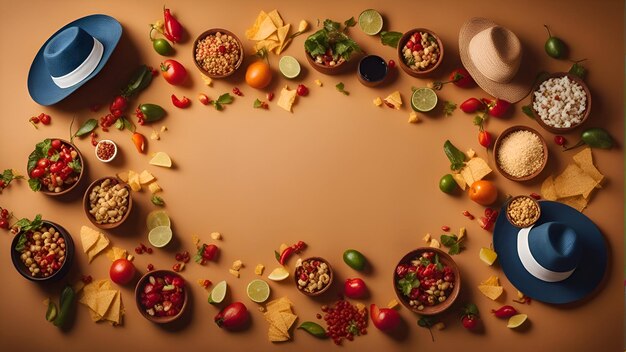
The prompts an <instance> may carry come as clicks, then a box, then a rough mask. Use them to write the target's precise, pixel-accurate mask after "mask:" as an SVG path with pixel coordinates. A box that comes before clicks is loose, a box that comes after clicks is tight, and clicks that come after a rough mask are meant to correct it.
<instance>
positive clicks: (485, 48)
mask: <svg viewBox="0 0 626 352" xmlns="http://www.w3.org/2000/svg"><path fill="white" fill-rule="evenodd" d="M459 52H460V55H461V62H463V66H465V68H466V69H467V71H468V72H469V73H470V75H471V76H472V78H474V80H475V81H476V83H477V84H478V85H479V86H480V87H481V88H482V89H483V90H484V91H485V92H487V93H489V94H491V95H492V96H494V97H496V98H500V99H504V100H506V101H509V102H511V103H516V102H518V101H520V100H522V99H523V98H524V97H525V96H526V95H528V93H529V92H530V89H531V87H532V84H533V79H534V76H533V75H531V74H524V73H522V72H520V68H523V66H522V63H523V55H522V43H521V42H520V40H519V39H518V38H517V36H516V35H515V33H513V32H511V31H510V30H508V29H506V28H504V27H501V26H498V25H497V24H496V23H494V22H492V21H490V20H488V19H485V18H479V17H475V18H472V19H470V20H468V21H467V22H465V23H464V24H463V26H462V27H461V32H460V34H459Z"/></svg>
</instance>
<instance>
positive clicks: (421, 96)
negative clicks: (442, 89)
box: [411, 87, 438, 112]
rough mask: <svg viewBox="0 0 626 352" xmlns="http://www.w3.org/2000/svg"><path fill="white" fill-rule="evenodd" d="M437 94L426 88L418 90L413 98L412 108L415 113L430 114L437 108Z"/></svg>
mask: <svg viewBox="0 0 626 352" xmlns="http://www.w3.org/2000/svg"><path fill="white" fill-rule="evenodd" d="M437 100H438V99H437V93H435V91H434V90H432V89H430V88H426V87H422V88H417V89H416V90H415V91H414V92H413V95H412V96H411V107H412V108H413V110H415V111H420V112H428V111H431V110H432V109H434V108H435V106H437Z"/></svg>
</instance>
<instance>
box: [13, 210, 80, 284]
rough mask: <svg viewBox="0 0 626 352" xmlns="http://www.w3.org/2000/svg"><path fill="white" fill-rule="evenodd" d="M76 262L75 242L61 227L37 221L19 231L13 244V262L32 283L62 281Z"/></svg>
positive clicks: (18, 270)
mask: <svg viewBox="0 0 626 352" xmlns="http://www.w3.org/2000/svg"><path fill="white" fill-rule="evenodd" d="M73 260H74V241H73V240H72V236H71V235H70V234H69V232H67V230H65V229H64V228H63V227H62V226H61V225H59V224H56V223H54V222H52V221H48V220H41V219H37V218H36V219H35V220H33V221H32V222H31V224H29V225H27V226H24V227H22V228H20V229H19V232H18V234H17V235H16V236H15V237H14V238H13V241H12V243H11V261H12V262H13V266H14V267H15V269H16V270H17V272H18V273H20V275H22V276H23V277H25V278H26V279H28V280H30V281H36V282H51V281H58V280H61V279H62V278H63V277H65V275H67V273H68V272H69V270H70V268H71V266H72V261H73Z"/></svg>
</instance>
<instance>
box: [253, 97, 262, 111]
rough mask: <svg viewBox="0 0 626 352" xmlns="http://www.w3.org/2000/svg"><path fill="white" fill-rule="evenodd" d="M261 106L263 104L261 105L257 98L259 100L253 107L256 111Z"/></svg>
mask: <svg viewBox="0 0 626 352" xmlns="http://www.w3.org/2000/svg"><path fill="white" fill-rule="evenodd" d="M261 105H263V104H262V103H261V101H260V100H259V99H258V98H257V99H256V100H255V101H254V103H253V104H252V106H253V107H254V108H255V109H258V108H260V107H261Z"/></svg>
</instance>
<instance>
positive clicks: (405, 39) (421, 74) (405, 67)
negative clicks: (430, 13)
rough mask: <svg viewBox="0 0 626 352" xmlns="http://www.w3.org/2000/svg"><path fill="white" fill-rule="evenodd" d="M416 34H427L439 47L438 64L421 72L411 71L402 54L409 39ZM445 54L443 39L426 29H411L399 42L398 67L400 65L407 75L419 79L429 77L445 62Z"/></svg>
mask: <svg viewBox="0 0 626 352" xmlns="http://www.w3.org/2000/svg"><path fill="white" fill-rule="evenodd" d="M415 32H426V33H428V34H430V35H432V36H433V37H434V38H435V39H436V40H437V45H438V46H439V57H438V58H437V62H436V63H435V64H434V65H430V66H428V67H427V69H425V70H420V71H416V70H413V69H411V67H409V66H408V65H407V64H405V63H404V54H403V52H402V48H403V47H404V45H405V44H406V42H408V41H409V39H410V38H411V36H412V35H413V33H415ZM443 53H444V50H443V43H442V42H441V39H439V36H438V35H437V34H435V32H433V31H431V30H429V29H426V28H415V29H411V30H410V31H408V32H406V33H404V35H403V36H402V38H400V41H399V42H398V65H400V67H401V68H402V70H403V71H404V72H406V73H407V74H409V75H410V76H413V77H418V78H420V77H424V76H428V75H429V74H431V73H432V72H433V71H435V70H436V69H437V67H439V65H440V64H441V62H442V61H443Z"/></svg>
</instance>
